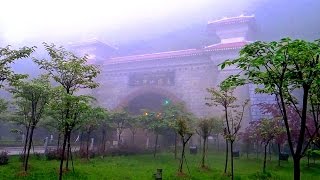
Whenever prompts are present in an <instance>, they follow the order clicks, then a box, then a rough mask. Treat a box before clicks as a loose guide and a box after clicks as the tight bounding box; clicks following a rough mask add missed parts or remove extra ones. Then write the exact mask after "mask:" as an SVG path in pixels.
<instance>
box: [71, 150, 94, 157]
mask: <svg viewBox="0 0 320 180" xmlns="http://www.w3.org/2000/svg"><path fill="white" fill-rule="evenodd" d="M75 154H76V155H77V156H78V157H80V158H87V150H85V149H80V150H79V151H77V152H75ZM96 154H97V153H96V152H93V151H90V150H89V158H94V157H95V156H96Z"/></svg>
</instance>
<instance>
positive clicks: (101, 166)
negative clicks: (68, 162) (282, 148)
mask: <svg viewBox="0 0 320 180" xmlns="http://www.w3.org/2000/svg"><path fill="white" fill-rule="evenodd" d="M187 163H188V167H189V169H190V174H189V171H188V168H187V167H186V166H185V168H184V169H185V173H186V174H187V175H188V177H184V178H181V177H177V175H176V174H177V168H178V160H174V158H173V154H169V153H162V154H159V155H158V156H157V158H156V159H154V158H153V157H152V155H136V156H126V157H124V156H120V157H105V158H104V159H101V158H95V159H91V160H90V161H89V162H88V161H85V160H81V159H77V160H76V161H75V173H72V171H70V172H68V173H66V174H65V175H64V179H76V180H82V179H88V180H91V179H92V180H103V179H106V180H131V179H135V180H144V179H152V174H153V173H155V171H156V169H157V168H162V169H163V179H164V180H167V179H193V180H203V179H218V180H219V179H221V180H224V179H229V178H228V177H227V176H226V175H224V174H223V168H224V154H223V153H210V154H209V157H208V165H209V167H210V169H209V170H202V169H200V168H199V164H200V155H197V156H193V155H189V154H187ZM58 166H59V162H58V161H46V160H36V159H34V158H32V159H31V161H30V171H29V173H28V175H27V176H26V177H21V176H19V175H18V174H19V172H21V163H20V162H19V161H18V157H11V159H10V162H9V164H8V165H5V166H0V179H1V180H6V179H41V180H46V179H54V180H56V179H57V177H58V176H57V175H58ZM261 167H262V161H261V160H257V159H255V158H253V157H252V158H251V159H246V158H245V157H241V158H239V159H235V179H241V180H245V179H248V180H249V179H250V180H252V179H258V178H257V177H256V176H255V174H257V173H258V172H261ZM301 170H302V178H301V179H302V180H317V179H320V165H319V166H315V165H314V166H312V167H310V168H307V167H306V163H305V161H303V162H302V164H301ZM267 171H268V173H270V174H271V178H270V179H279V180H287V179H288V180H289V179H293V177H292V174H293V173H292V162H290V161H289V162H282V166H281V167H278V166H277V161H276V160H274V161H271V162H268V163H267Z"/></svg>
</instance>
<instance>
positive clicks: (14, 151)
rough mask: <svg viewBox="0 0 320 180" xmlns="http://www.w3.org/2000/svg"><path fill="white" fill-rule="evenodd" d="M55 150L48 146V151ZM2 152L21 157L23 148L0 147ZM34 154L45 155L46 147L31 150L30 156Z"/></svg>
mask: <svg viewBox="0 0 320 180" xmlns="http://www.w3.org/2000/svg"><path fill="white" fill-rule="evenodd" d="M55 148H56V146H48V149H55ZM71 149H72V151H76V150H78V149H79V148H78V147H72V148H71ZM1 151H6V152H8V155H19V154H22V152H23V147H0V152H1ZM33 153H40V154H43V153H44V147H43V146H35V147H34V151H33V148H31V150H30V154H33Z"/></svg>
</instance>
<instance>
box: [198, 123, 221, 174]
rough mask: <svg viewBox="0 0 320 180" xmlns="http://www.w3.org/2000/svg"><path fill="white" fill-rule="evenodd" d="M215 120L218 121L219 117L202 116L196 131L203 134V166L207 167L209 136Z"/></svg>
mask: <svg viewBox="0 0 320 180" xmlns="http://www.w3.org/2000/svg"><path fill="white" fill-rule="evenodd" d="M215 121H218V119H217V118H202V119H199V121H198V123H197V129H196V132H197V133H198V134H199V135H200V136H201V138H202V139H203V147H202V159H201V167H202V168H205V167H206V166H205V158H206V154H207V152H206V146H207V140H208V137H209V136H210V135H211V133H212V131H213V128H214V125H215Z"/></svg>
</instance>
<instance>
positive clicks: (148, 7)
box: [0, 0, 265, 43]
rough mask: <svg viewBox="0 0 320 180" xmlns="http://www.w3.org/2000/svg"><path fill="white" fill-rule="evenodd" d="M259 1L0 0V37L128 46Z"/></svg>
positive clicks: (248, 7)
mask: <svg viewBox="0 0 320 180" xmlns="http://www.w3.org/2000/svg"><path fill="white" fill-rule="evenodd" d="M263 2H265V0H223V1H221V0H0V6H1V8H0V9H1V11H0V36H2V38H4V40H5V41H7V42H15V43H19V42H22V41H31V40H33V41H56V40H57V39H64V40H66V39H72V38H76V39H78V40H79V39H86V38H97V37H99V36H101V35H103V36H104V37H106V39H108V40H109V41H118V40H119V41H121V40H123V41H126V40H128V39H129V38H130V37H131V36H141V34H143V35H144V36H148V35H152V34H155V33H165V32H168V31H174V29H178V28H179V27H180V26H182V25H183V24H186V23H190V24H192V23H193V22H199V21H207V20H209V19H207V17H208V16H211V17H212V15H215V16H216V17H219V16H220V18H221V17H223V16H224V15H239V14H241V13H250V12H252V11H253V10H254V7H255V6H257V5H258V4H260V5H261V4H262V3H263ZM204 24H205V22H204ZM1 33H2V35H1ZM120 33H121V35H119V34H120ZM132 34H134V35H132Z"/></svg>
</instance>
